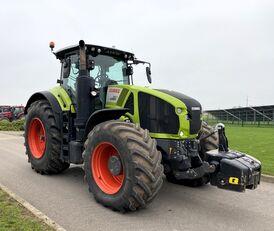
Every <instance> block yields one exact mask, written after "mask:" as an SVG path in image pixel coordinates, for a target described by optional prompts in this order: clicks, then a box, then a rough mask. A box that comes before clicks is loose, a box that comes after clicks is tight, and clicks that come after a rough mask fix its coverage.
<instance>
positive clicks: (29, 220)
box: [0, 189, 53, 231]
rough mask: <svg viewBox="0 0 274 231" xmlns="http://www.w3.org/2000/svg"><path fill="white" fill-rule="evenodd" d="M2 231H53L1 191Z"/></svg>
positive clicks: (0, 222) (0, 212)
mask: <svg viewBox="0 0 274 231" xmlns="http://www.w3.org/2000/svg"><path fill="white" fill-rule="evenodd" d="M0 231H53V229H51V228H50V227H48V226H47V225H46V224H44V223H43V222H41V221H39V220H38V219H37V218H36V217H34V216H33V214H31V213H30V212H29V211H28V210H26V209H25V208H23V207H22V206H21V205H20V204H18V203H17V202H16V201H14V200H13V199H12V198H10V197H9V196H8V195H7V194H6V193H5V192H3V191H2V190H1V189H0Z"/></svg>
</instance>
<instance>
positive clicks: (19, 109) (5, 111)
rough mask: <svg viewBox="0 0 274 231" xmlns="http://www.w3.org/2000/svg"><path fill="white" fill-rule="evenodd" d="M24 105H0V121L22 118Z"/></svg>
mask: <svg viewBox="0 0 274 231" xmlns="http://www.w3.org/2000/svg"><path fill="white" fill-rule="evenodd" d="M24 109H25V107H24V106H7V105H3V106H0V121H3V120H6V121H9V122H12V121H14V120H20V119H23V118H24Z"/></svg>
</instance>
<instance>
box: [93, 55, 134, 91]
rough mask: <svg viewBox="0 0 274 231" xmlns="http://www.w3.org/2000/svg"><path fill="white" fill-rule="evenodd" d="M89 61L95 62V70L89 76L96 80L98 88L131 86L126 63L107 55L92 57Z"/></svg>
mask: <svg viewBox="0 0 274 231" xmlns="http://www.w3.org/2000/svg"><path fill="white" fill-rule="evenodd" d="M89 59H91V60H93V61H94V69H93V70H91V71H90V72H89V74H90V76H91V77H92V78H93V79H94V81H95V87H96V88H101V87H104V86H106V85H109V84H129V79H128V76H127V75H126V72H125V69H126V66H127V64H126V62H125V61H122V60H117V59H115V58H113V57H111V56H107V55H98V56H96V57H93V56H90V58H89Z"/></svg>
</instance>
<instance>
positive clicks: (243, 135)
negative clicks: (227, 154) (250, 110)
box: [226, 125, 274, 175]
mask: <svg viewBox="0 0 274 231" xmlns="http://www.w3.org/2000/svg"><path fill="white" fill-rule="evenodd" d="M226 135H227V137H228V142H229V147H230V148H231V149H235V150H239V151H242V152H245V153H248V154H250V155H252V156H254V157H256V158H257V159H259V160H260V161H261V162H262V166H263V168H262V172H263V173H264V174H268V175H274V129H273V128H260V127H240V126H232V125H227V126H226Z"/></svg>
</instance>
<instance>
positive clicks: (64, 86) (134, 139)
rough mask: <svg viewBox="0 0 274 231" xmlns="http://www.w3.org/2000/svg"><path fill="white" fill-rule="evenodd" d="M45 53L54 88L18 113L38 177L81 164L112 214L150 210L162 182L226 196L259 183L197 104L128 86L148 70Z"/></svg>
mask: <svg viewBox="0 0 274 231" xmlns="http://www.w3.org/2000/svg"><path fill="white" fill-rule="evenodd" d="M50 47H51V50H52V52H53V48H54V43H52V42H51V43H50ZM53 53H54V55H55V56H56V58H57V59H59V60H60V62H61V75H60V79H58V80H57V83H58V84H59V86H57V87H54V88H53V89H51V90H48V91H43V92H37V93H35V94H33V95H32V96H31V97H30V99H29V100H28V102H27V105H26V108H25V115H26V121H25V135H24V136H25V146H26V154H27V155H28V160H29V162H30V163H31V167H32V168H33V169H34V170H35V171H36V172H38V173H40V174H55V173H61V172H63V171H64V170H66V169H67V168H69V166H70V164H71V163H72V164H83V166H84V171H85V178H86V181H87V183H88V187H89V190H90V191H91V192H92V193H93V195H94V197H95V199H96V201H98V202H100V203H101V204H103V205H104V206H106V207H110V208H112V209H113V210H118V211H132V210H136V209H139V208H142V207H145V206H146V205H147V204H149V203H150V202H151V201H152V200H153V199H154V198H155V196H156V195H157V194H158V192H159V190H160V188H161V186H162V183H163V176H164V174H165V176H166V178H167V180H168V181H171V182H173V183H178V184H185V185H191V186H199V185H202V184H205V183H208V182H210V183H211V184H212V185H215V186H217V187H219V188H223V189H230V190H234V191H244V190H245V189H246V188H248V189H254V188H256V187H257V185H258V184H259V183H260V174H261V164H260V162H259V161H257V160H256V159H254V158H252V157H250V156H248V155H246V154H243V153H240V152H236V151H231V150H228V148H227V147H228V145H227V139H226V137H225V133H224V126H221V125H220V126H218V129H217V130H216V129H212V128H210V127H208V126H207V125H206V124H205V123H202V121H201V111H202V108H201V105H200V103H199V102H198V101H196V100H195V99H193V98H190V97H188V96H186V95H184V94H181V93H178V92H174V91H168V90H162V89H157V90H156V89H151V88H148V87H139V86H135V85H133V66H134V65H138V64H143V65H145V66H146V69H145V70H146V75H147V79H148V81H149V82H150V83H151V67H150V63H148V62H144V61H141V60H138V59H136V58H135V56H134V54H132V53H129V52H125V51H121V50H117V49H114V48H107V47H103V46H97V45H89V44H85V42H84V41H83V40H81V41H80V42H79V45H75V46H71V47H68V48H65V49H62V50H59V51H57V52H53ZM163 173H164V174H163Z"/></svg>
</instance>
